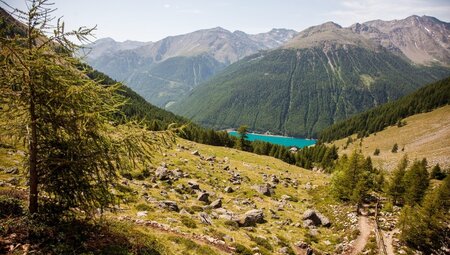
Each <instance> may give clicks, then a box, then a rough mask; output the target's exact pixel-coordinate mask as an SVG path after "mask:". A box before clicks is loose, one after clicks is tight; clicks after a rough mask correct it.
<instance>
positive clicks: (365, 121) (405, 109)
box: [320, 78, 450, 142]
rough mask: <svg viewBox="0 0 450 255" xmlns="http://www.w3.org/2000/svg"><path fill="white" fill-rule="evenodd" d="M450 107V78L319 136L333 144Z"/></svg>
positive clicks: (352, 118) (369, 111) (361, 115)
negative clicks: (352, 136)
mask: <svg viewBox="0 0 450 255" xmlns="http://www.w3.org/2000/svg"><path fill="white" fill-rule="evenodd" d="M449 103H450V78H446V79H443V80H441V81H438V82H434V83H432V84H429V85H427V86H425V87H423V88H421V89H419V90H417V91H416V92H413V93H411V94H409V95H407V96H404V97H402V98H400V99H398V100H396V101H393V102H389V103H386V104H383V105H380V106H378V107H376V108H373V109H370V110H368V111H366V112H363V113H360V114H357V115H355V116H353V117H351V118H349V119H346V120H343V121H341V122H338V123H336V124H334V125H332V126H330V127H328V128H326V129H324V130H323V131H322V132H321V133H320V140H322V141H324V142H330V141H333V140H338V139H341V138H344V137H347V136H349V135H352V134H356V133H360V132H363V133H367V134H371V133H375V132H377V131H381V130H383V129H384V128H386V127H388V126H392V125H395V124H396V123H400V126H403V125H404V122H402V121H401V120H402V119H404V118H406V117H408V116H411V115H414V114H417V113H422V112H428V111H431V110H433V109H435V108H438V107H441V106H444V105H447V104H449Z"/></svg>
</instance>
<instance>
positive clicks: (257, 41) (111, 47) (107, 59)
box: [79, 27, 297, 107]
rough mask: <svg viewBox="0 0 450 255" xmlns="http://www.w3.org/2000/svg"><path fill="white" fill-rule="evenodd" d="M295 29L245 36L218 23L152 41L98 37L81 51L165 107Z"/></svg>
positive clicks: (277, 43) (276, 44) (97, 66)
mask: <svg viewBox="0 0 450 255" xmlns="http://www.w3.org/2000/svg"><path fill="white" fill-rule="evenodd" d="M296 34H297V33H296V32H295V31H293V30H287V29H273V30H271V31H269V32H267V33H260V34H256V35H249V34H246V33H244V32H242V31H235V32H230V31H228V30H226V29H223V28H220V27H217V28H212V29H203V30H199V31H195V32H192V33H188V34H184V35H178V36H170V37H167V38H164V39H163V40H160V41H157V42H154V43H153V42H148V43H139V42H132V41H126V42H123V43H119V42H115V41H114V40H112V39H101V40H98V41H96V42H94V43H92V44H89V45H86V48H85V49H84V50H83V51H81V52H79V55H81V56H85V60H86V61H87V63H89V64H90V65H92V66H93V67H94V68H95V69H97V70H99V71H102V72H104V73H106V74H108V75H109V76H111V77H112V78H114V79H116V80H118V81H123V82H124V83H125V84H127V86H129V87H130V88H132V89H133V90H135V91H136V92H138V93H139V94H140V95H142V96H143V97H144V98H145V99H146V100H147V101H149V102H151V103H153V104H155V105H157V106H160V107H165V106H169V105H170V104H171V103H173V102H176V101H178V100H179V99H180V98H181V97H182V96H183V95H185V94H186V93H188V92H189V91H190V90H191V89H192V88H194V87H195V86H197V85H198V84H200V83H201V82H204V81H205V80H207V79H208V78H209V77H211V76H213V75H214V74H216V73H217V72H219V71H220V70H222V69H223V68H224V67H226V66H227V65H229V64H231V63H233V62H236V61H237V60H239V59H242V58H243V57H245V56H248V55H251V54H253V53H256V52H258V51H259V50H266V49H271V48H275V47H279V46H281V45H282V44H283V43H284V42H286V41H287V40H289V39H291V38H292V37H294V36H295V35H296Z"/></svg>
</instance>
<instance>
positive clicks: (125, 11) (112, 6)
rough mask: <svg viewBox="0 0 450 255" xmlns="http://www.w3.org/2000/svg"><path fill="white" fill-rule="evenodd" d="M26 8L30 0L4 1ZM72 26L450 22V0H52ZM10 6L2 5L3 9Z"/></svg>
mask: <svg viewBox="0 0 450 255" xmlns="http://www.w3.org/2000/svg"><path fill="white" fill-rule="evenodd" d="M2 1H4V2H6V3H7V4H9V5H11V6H14V7H16V8H19V9H22V10H23V9H26V5H25V0H2ZM49 1H50V2H54V3H55V5H54V7H56V8H57V11H56V12H55V15H56V16H57V17H61V16H62V17H63V18H62V19H63V20H64V21H65V24H66V28H68V29H75V28H78V27H80V26H86V27H93V26H95V25H97V30H96V31H95V33H94V34H95V37H96V38H92V40H95V39H99V38H104V37H111V38H113V39H114V40H116V41H125V40H135V41H158V40H160V39H163V38H165V37H167V36H171V35H179V34H185V33H189V32H193V31H196V30H199V29H205V28H213V27H218V26H220V27H223V28H225V29H228V30H230V31H235V30H241V31H244V32H246V33H250V34H256V33H262V32H267V31H270V30H271V29H272V28H288V29H295V30H297V31H301V30H303V29H305V28H308V27H310V26H314V25H319V24H321V23H324V22H327V21H333V22H335V23H338V24H340V25H342V26H344V27H346V26H350V25H351V24H354V23H356V22H359V23H362V22H365V21H369V20H374V19H382V20H393V19H403V18H406V17H408V16H410V15H413V14H415V15H419V16H422V15H428V16H434V17H436V18H438V19H440V20H442V21H446V22H449V21H450V0H360V1H357V0H306V1H305V0H53V1H52V0H49ZM4 6H5V4H4V3H1V1H0V7H4Z"/></svg>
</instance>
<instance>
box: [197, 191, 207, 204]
mask: <svg viewBox="0 0 450 255" xmlns="http://www.w3.org/2000/svg"><path fill="white" fill-rule="evenodd" d="M197 200H198V201H202V202H205V203H207V202H208V201H209V193H207V192H200V193H199V194H198V196H197Z"/></svg>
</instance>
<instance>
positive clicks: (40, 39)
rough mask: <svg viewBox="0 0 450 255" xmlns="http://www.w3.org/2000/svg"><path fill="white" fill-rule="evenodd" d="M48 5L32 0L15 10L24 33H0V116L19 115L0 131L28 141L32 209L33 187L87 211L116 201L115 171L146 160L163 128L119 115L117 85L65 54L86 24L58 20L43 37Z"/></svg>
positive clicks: (60, 202) (84, 31)
mask: <svg viewBox="0 0 450 255" xmlns="http://www.w3.org/2000/svg"><path fill="white" fill-rule="evenodd" d="M49 6H51V5H49V3H48V1H46V0H32V1H30V4H29V6H28V8H29V9H28V10H27V11H25V12H19V13H20V14H21V15H20V17H19V18H21V19H22V20H23V21H24V22H25V23H24V26H26V27H27V29H28V31H29V33H27V34H26V36H25V37H21V36H3V35H2V36H1V37H0V41H1V45H2V47H1V53H2V58H0V60H1V61H0V73H1V77H2V78H1V80H0V81H1V82H0V91H1V93H0V96H1V101H2V102H6V103H7V107H6V109H4V110H3V111H2V112H1V113H2V118H5V119H6V118H8V117H9V118H11V119H13V120H15V121H17V123H11V124H12V125H11V126H9V127H7V128H4V127H2V128H1V129H2V130H0V131H2V133H7V134H9V135H11V136H18V137H20V139H23V140H25V141H26V142H27V144H29V151H28V154H29V161H28V169H29V178H30V179H29V185H30V196H29V197H30V203H29V209H30V213H31V214H33V213H36V212H37V209H38V191H39V190H41V191H44V192H45V193H46V195H47V196H48V197H49V199H50V200H53V201H54V202H55V204H58V205H59V206H61V207H64V208H66V209H70V208H79V209H81V210H84V211H85V212H86V213H93V212H94V211H95V210H96V209H97V208H105V207H108V206H109V205H110V204H113V203H114V202H115V197H114V194H113V193H111V190H112V188H113V184H114V183H115V181H116V180H117V177H118V176H117V173H118V172H123V171H127V170H129V169H130V168H131V167H132V166H134V164H135V163H137V161H139V163H145V162H148V161H149V159H150V155H151V152H152V150H154V149H155V144H156V143H155V142H156V141H160V140H162V139H163V135H162V136H161V137H158V136H156V135H151V134H149V133H148V132H146V131H145V130H144V129H142V128H141V126H140V125H138V124H137V123H134V122H124V121H122V122H119V121H117V118H116V116H117V115H118V114H119V112H120V109H121V107H122V106H123V105H124V104H125V101H124V97H123V96H121V95H120V94H119V93H118V90H119V89H120V88H121V85H120V84H110V85H107V86H106V85H103V84H100V83H98V82H96V81H94V80H92V79H90V78H89V77H88V73H86V72H85V70H80V69H79V62H78V60H75V59H74V58H72V57H71V54H72V53H73V52H74V50H75V49H76V48H77V46H76V45H75V44H73V43H72V42H71V41H70V40H68V39H67V36H69V35H75V36H77V38H78V39H81V40H83V39H85V38H86V36H88V35H89V34H90V32H91V31H92V29H84V28H80V29H79V30H77V31H71V32H65V31H64V28H63V25H62V24H61V23H58V25H57V27H56V28H55V29H54V30H52V34H54V36H52V37H44V36H43V34H44V33H45V32H48V31H47V30H48V29H49V27H48V24H47V22H48V21H49V20H51V16H49V15H50V13H52V9H51V8H49ZM25 130H28V131H27V132H24V131H25ZM166 141H169V139H167V140H166Z"/></svg>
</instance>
